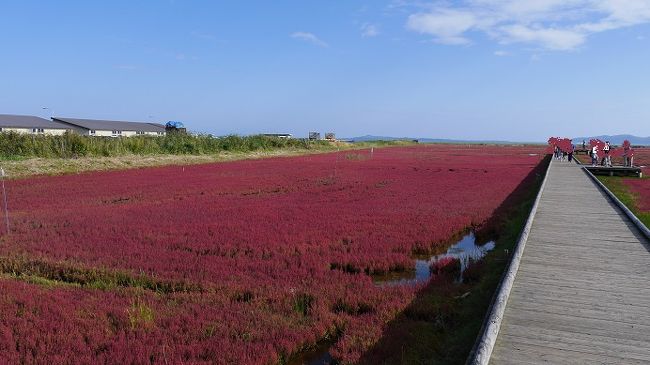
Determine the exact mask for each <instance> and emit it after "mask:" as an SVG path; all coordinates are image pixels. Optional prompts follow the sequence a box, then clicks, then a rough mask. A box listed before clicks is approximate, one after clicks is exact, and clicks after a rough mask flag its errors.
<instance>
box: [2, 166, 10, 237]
mask: <svg viewBox="0 0 650 365" xmlns="http://www.w3.org/2000/svg"><path fill="white" fill-rule="evenodd" d="M0 175H1V176H2V197H3V201H4V208H5V224H6V225H7V235H8V234H9V209H7V190H6V189H5V169H3V168H1V167H0Z"/></svg>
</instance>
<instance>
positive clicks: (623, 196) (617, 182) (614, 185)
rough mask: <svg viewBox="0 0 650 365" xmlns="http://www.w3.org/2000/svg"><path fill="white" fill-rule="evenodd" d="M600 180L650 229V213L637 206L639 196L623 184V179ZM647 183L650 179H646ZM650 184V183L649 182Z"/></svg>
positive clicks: (601, 178)
mask: <svg viewBox="0 0 650 365" xmlns="http://www.w3.org/2000/svg"><path fill="white" fill-rule="evenodd" d="M597 178H598V180H600V182H602V183H603V184H604V185H605V186H607V188H608V189H609V190H610V191H611V192H612V193H614V195H616V197H617V198H618V199H619V200H620V201H621V202H622V203H623V204H625V206H627V207H628V208H629V209H630V210H631V211H632V213H634V215H636V216H637V217H638V218H639V219H640V220H641V222H643V224H645V225H646V227H650V212H648V211H642V210H640V209H639V206H638V204H637V202H638V200H639V199H641V197H640V196H639V194H637V193H635V192H633V191H631V190H630V188H628V187H627V186H626V185H625V184H623V181H622V179H623V178H622V177H619V176H597ZM643 179H644V180H646V182H647V181H648V180H647V179H648V177H644V178H643ZM648 183H650V182H648Z"/></svg>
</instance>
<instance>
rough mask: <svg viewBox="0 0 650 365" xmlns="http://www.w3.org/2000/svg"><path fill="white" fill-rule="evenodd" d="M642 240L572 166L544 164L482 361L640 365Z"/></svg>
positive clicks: (649, 290) (647, 299) (648, 307)
mask: <svg viewBox="0 0 650 365" xmlns="http://www.w3.org/2000/svg"><path fill="white" fill-rule="evenodd" d="M649 282H650V245H649V244H648V241H647V239H646V238H645V237H644V236H643V235H641V233H640V232H639V231H638V230H637V228H636V227H635V226H634V225H633V224H632V223H631V222H630V221H629V219H628V218H627V216H625V215H624V214H623V213H622V212H621V211H620V209H618V208H617V207H616V206H615V205H614V204H613V203H612V202H611V201H610V200H609V198H608V197H607V196H606V195H605V193H604V192H602V191H601V190H600V189H599V188H598V187H597V186H596V184H595V183H594V182H593V181H592V180H591V179H589V178H588V177H587V175H586V174H585V173H584V172H583V171H582V170H581V169H580V168H578V167H577V166H576V165H572V164H569V163H558V162H553V163H552V164H551V167H550V169H549V176H548V179H547V184H546V188H545V189H544V192H543V193H542V196H541V199H540V205H539V208H538V211H537V214H536V216H535V221H534V222H533V226H532V230H531V232H530V235H529V236H528V242H527V243H526V248H525V250H524V255H523V258H522V260H521V263H520V266H519V271H518V273H517V277H516V279H515V283H514V285H513V288H512V291H511V293H510V297H509V299H508V305H507V307H506V311H505V314H504V318H503V322H502V324H501V329H500V331H499V335H498V338H497V342H496V345H495V348H494V351H493V352H492V357H491V363H492V364H542V363H546V364H647V363H650V284H649Z"/></svg>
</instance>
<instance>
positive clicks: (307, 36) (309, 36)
mask: <svg viewBox="0 0 650 365" xmlns="http://www.w3.org/2000/svg"><path fill="white" fill-rule="evenodd" d="M289 36H290V37H291V38H293V39H299V40H301V41H305V42H309V43H311V44H314V45H316V46H319V47H329V45H328V44H327V43H325V42H324V41H322V40H321V39H320V38H318V37H317V36H316V35H315V34H313V33H309V32H294V33H291V34H290V35H289Z"/></svg>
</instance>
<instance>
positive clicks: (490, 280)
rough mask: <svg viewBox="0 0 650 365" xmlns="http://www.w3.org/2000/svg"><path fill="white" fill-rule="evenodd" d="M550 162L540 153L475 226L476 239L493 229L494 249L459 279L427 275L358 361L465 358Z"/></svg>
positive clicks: (436, 361)
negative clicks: (490, 213) (488, 215)
mask: <svg viewBox="0 0 650 365" xmlns="http://www.w3.org/2000/svg"><path fill="white" fill-rule="evenodd" d="M549 162H550V158H549V157H547V158H545V159H544V160H543V161H542V162H541V163H540V164H539V165H538V166H537V168H536V169H535V170H534V171H533V172H532V173H531V174H530V175H529V176H528V177H527V178H526V179H525V181H523V182H522V183H521V184H520V185H519V187H518V188H517V189H516V190H515V191H514V192H513V193H512V194H511V195H510V196H509V197H508V198H507V199H506V201H505V202H504V203H503V204H502V205H501V206H500V207H499V208H498V209H497V211H496V212H495V215H494V216H493V217H492V219H491V221H490V222H488V223H487V224H486V225H485V226H484V228H485V229H481V227H479V228H478V230H477V232H476V234H477V239H479V240H481V237H482V236H487V237H491V236H492V235H493V234H494V233H496V234H497V238H496V246H495V249H494V250H493V251H491V252H490V253H489V254H488V255H487V256H486V257H485V258H483V260H481V261H480V262H477V263H474V264H472V265H471V266H470V268H468V269H467V271H465V276H464V277H465V279H464V280H463V282H462V283H454V282H453V281H449V280H432V281H431V283H430V284H429V285H427V287H425V288H424V289H423V290H422V291H421V293H419V294H418V296H417V298H416V299H415V300H414V301H413V302H412V303H411V305H409V307H408V308H407V309H406V310H404V312H402V313H401V314H400V315H399V316H398V317H397V318H396V319H395V320H393V321H392V322H391V323H389V324H388V327H387V328H386V330H385V331H384V337H383V338H382V339H381V340H380V342H379V343H377V344H376V345H375V346H374V347H373V349H371V350H370V351H369V352H368V353H367V354H366V355H364V357H363V358H362V360H361V362H360V363H361V364H385V365H388V364H463V363H465V361H466V358H467V356H468V355H469V353H470V351H471V349H472V347H473V345H474V342H475V341H476V338H477V336H478V334H479V331H480V329H481V326H482V324H483V319H484V317H485V315H486V312H487V310H488V307H489V306H490V303H491V301H492V296H493V295H494V293H495V291H496V288H497V287H498V285H499V283H500V281H501V277H502V275H503V272H504V270H505V269H506V267H507V265H508V263H509V261H510V255H511V253H512V252H513V250H514V247H515V244H516V243H517V241H518V239H519V235H520V234H521V231H522V229H523V227H524V225H525V223H526V220H527V219H528V216H529V214H530V209H531V208H532V205H533V203H534V201H535V197H536V196H537V192H538V191H539V188H540V186H541V183H542V180H543V175H544V172H545V171H546V168H547V166H548V163H549ZM495 228H496V232H495ZM483 231H487V232H483ZM483 239H485V237H484V238H483Z"/></svg>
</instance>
